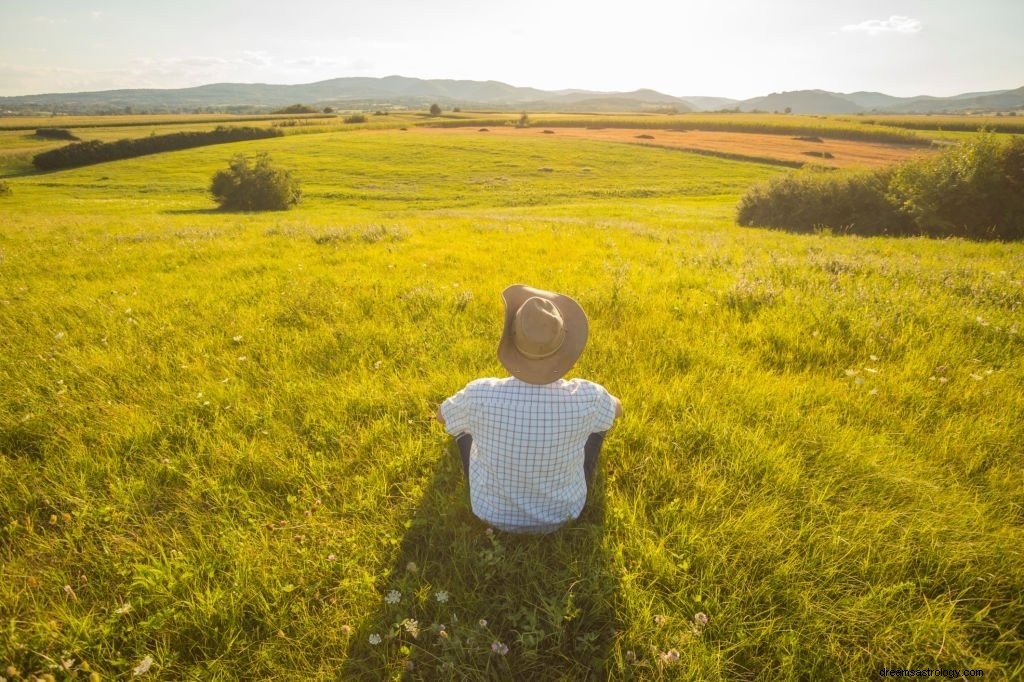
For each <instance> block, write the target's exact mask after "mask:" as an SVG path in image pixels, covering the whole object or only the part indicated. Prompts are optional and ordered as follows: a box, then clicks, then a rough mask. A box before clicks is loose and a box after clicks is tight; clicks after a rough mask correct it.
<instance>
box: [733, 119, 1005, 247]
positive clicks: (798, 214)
mask: <svg viewBox="0 0 1024 682" xmlns="http://www.w3.org/2000/svg"><path fill="white" fill-rule="evenodd" d="M736 219H737V222H739V224H741V225H749V226H756V227H778V228H782V229H787V230H793V231H796V232H808V231H812V230H815V229H819V228H829V229H832V230H836V231H839V232H849V233H853V234H861V235H877V234H890V235H910V234H914V235H927V236H934V237H966V238H969V239H1022V238H1024V139H1022V138H1014V139H1013V140H1011V141H1009V142H1005V143H1004V142H1000V141H999V140H998V139H997V138H996V137H995V136H994V135H993V134H992V133H982V134H980V135H978V136H976V137H973V138H971V139H970V140H968V141H966V142H964V143H962V144H960V145H957V146H955V147H952V148H950V149H948V150H946V151H945V152H943V153H941V154H939V155H937V156H934V157H930V158H925V159H917V160H912V161H908V162H904V163H902V164H899V165H897V166H894V167H893V168H891V169H886V170H881V171H870V172H863V171H862V172H832V173H824V172H809V171H801V172H799V173H793V174H789V175H784V176H778V177H775V178H772V179H771V180H769V181H768V182H767V183H764V184H761V185H757V186H754V187H752V188H751V189H750V190H748V191H747V193H746V194H745V195H744V196H743V197H742V198H741V199H740V203H739V206H738V207H737V217H736Z"/></svg>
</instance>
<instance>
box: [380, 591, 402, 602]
mask: <svg viewBox="0 0 1024 682" xmlns="http://www.w3.org/2000/svg"><path fill="white" fill-rule="evenodd" d="M384 601H385V602H386V603H388V604H397V603H398V602H400V601H402V593H401V592H399V591H398V590H391V591H389V592H388V593H387V594H386V595H385V596H384Z"/></svg>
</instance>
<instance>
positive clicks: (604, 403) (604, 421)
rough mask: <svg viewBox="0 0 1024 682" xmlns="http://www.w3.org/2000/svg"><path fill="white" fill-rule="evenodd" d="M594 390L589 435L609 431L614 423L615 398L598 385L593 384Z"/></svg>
mask: <svg viewBox="0 0 1024 682" xmlns="http://www.w3.org/2000/svg"><path fill="white" fill-rule="evenodd" d="M594 388H595V393H596V396H595V405H594V411H593V420H594V425H593V427H592V431H591V433H601V432H603V431H607V430H608V429H610V428H611V427H612V422H614V421H615V398H613V397H612V394H611V393H609V392H608V391H607V390H605V388H604V386H601V385H600V384H594Z"/></svg>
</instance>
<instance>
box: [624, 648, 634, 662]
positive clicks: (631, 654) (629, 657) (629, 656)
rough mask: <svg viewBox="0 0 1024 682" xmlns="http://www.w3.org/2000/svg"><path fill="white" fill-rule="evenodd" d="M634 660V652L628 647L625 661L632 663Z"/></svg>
mask: <svg viewBox="0 0 1024 682" xmlns="http://www.w3.org/2000/svg"><path fill="white" fill-rule="evenodd" d="M634 661H636V654H635V653H634V652H633V650H632V649H630V650H629V651H627V652H626V663H633V662H634Z"/></svg>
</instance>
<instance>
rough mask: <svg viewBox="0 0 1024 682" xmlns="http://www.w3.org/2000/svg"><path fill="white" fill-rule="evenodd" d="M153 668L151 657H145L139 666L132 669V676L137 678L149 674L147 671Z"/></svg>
mask: <svg viewBox="0 0 1024 682" xmlns="http://www.w3.org/2000/svg"><path fill="white" fill-rule="evenodd" d="M151 667H153V657H152V656H146V657H145V658H144V659H142V660H141V661H139V664H138V665H137V666H135V667H134V668H132V675H134V676H136V677H137V676H139V675H144V674H145V673H147V672H149V669H150V668H151Z"/></svg>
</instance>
